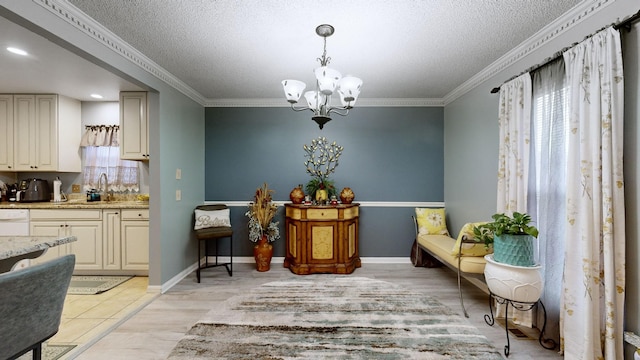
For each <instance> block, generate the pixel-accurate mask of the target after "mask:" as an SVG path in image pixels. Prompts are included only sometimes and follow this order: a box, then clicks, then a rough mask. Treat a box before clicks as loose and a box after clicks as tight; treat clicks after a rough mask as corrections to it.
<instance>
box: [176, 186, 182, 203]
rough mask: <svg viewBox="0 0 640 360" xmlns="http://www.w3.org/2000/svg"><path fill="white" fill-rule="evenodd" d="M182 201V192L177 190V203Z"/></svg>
mask: <svg viewBox="0 0 640 360" xmlns="http://www.w3.org/2000/svg"><path fill="white" fill-rule="evenodd" d="M180 200H182V190H180V189H178V190H176V201H180Z"/></svg>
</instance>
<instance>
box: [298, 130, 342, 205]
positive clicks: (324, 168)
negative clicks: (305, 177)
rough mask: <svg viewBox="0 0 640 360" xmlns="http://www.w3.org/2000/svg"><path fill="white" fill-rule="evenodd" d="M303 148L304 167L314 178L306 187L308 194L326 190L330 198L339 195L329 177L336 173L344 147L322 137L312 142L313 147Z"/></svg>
mask: <svg viewBox="0 0 640 360" xmlns="http://www.w3.org/2000/svg"><path fill="white" fill-rule="evenodd" d="M303 148H304V151H305V153H306V154H305V155H304V157H305V158H306V160H305V162H304V166H305V167H306V168H307V173H309V175H311V176H312V177H313V178H312V179H311V180H310V181H309V182H308V183H307V185H306V186H305V191H306V193H307V194H313V193H315V192H316V190H318V189H326V190H327V193H328V195H329V197H331V196H335V195H337V194H336V188H335V186H334V183H333V180H330V179H329V175H330V174H332V173H334V172H335V171H336V167H338V160H339V159H340V155H342V151H343V150H344V147H343V146H340V145H338V144H336V142H335V141H334V142H332V143H329V140H327V138H326V137H324V136H320V137H318V138H317V139H313V140H311V145H306V144H305V145H304V147H303Z"/></svg>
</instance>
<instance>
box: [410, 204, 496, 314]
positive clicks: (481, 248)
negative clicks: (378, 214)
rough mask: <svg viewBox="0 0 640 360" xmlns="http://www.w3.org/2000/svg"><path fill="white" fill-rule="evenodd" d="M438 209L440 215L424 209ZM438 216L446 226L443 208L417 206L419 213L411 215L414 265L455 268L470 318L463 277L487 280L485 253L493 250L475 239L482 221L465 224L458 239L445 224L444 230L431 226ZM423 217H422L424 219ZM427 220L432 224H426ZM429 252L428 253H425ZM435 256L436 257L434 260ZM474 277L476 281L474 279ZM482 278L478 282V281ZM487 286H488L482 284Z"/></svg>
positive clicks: (471, 279)
mask: <svg viewBox="0 0 640 360" xmlns="http://www.w3.org/2000/svg"><path fill="white" fill-rule="evenodd" d="M431 210H439V211H440V212H441V215H439V216H434V215H433V213H432V214H430V215H428V216H425V214H424V213H425V212H430V211H431ZM438 217H441V218H442V224H443V225H444V209H420V208H417V209H416V216H412V218H413V221H414V224H415V232H416V239H415V242H414V249H412V262H413V265H414V266H427V267H435V266H439V265H440V264H442V265H446V266H447V267H449V268H451V269H452V270H454V271H455V272H456V274H457V276H458V293H459V297H460V305H461V306H462V311H463V312H464V315H465V316H466V317H469V315H468V314H467V310H466V309H465V307H464V300H463V298H462V287H461V280H462V277H465V278H467V279H468V280H470V281H471V282H472V283H474V285H478V283H481V284H482V283H483V282H484V267H485V264H486V262H485V260H484V255H486V254H490V253H492V252H493V250H492V249H491V248H489V249H487V248H486V247H485V245H484V244H483V243H478V242H476V241H475V240H474V239H473V228H474V226H477V225H479V224H481V223H467V224H465V225H464V226H463V227H462V229H460V232H459V233H458V236H457V238H455V239H454V238H452V237H451V236H450V235H449V232H448V230H447V229H446V225H444V229H442V228H439V229H435V230H434V228H433V227H432V226H431V225H433V223H434V221H435V222H437V219H438ZM421 218H422V219H421ZM425 221H427V222H430V224H427V225H425ZM425 253H426V254H425ZM433 259H435V260H437V262H434V261H433ZM473 279H475V280H476V281H473ZM478 280H479V281H478ZM481 287H482V288H483V289H486V286H481Z"/></svg>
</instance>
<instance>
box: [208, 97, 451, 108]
mask: <svg viewBox="0 0 640 360" xmlns="http://www.w3.org/2000/svg"><path fill="white" fill-rule="evenodd" d="M203 105H204V106H205V107H286V108H288V107H290V106H291V105H290V104H289V103H288V102H287V101H286V100H285V99H284V98H282V99H207V100H206V101H205V102H204V104H203ZM357 105H358V106H357V107H442V106H444V100H443V99H435V98H434V99H384V98H378V99H373V98H369V99H366V98H363V99H358V102H357Z"/></svg>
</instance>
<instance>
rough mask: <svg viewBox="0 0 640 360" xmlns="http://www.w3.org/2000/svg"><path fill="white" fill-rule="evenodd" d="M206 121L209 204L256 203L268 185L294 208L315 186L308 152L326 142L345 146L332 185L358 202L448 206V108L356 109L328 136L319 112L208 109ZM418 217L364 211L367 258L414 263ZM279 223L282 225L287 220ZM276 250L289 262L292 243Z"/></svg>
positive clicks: (238, 210) (242, 245) (238, 222)
mask: <svg viewBox="0 0 640 360" xmlns="http://www.w3.org/2000/svg"><path fill="white" fill-rule="evenodd" d="M205 116H206V120H205V184H206V185H205V187H206V188H205V200H206V201H222V202H224V201H246V202H247V203H248V202H249V201H251V200H252V198H253V194H254V193H255V190H256V188H257V187H259V186H260V185H261V184H262V183H263V182H267V183H268V184H269V187H270V188H272V189H274V190H275V195H274V199H275V200H286V201H288V200H289V193H290V191H291V190H292V189H293V188H294V187H295V186H296V185H298V184H303V185H304V184H306V182H307V181H309V180H310V179H311V177H310V175H308V174H307V172H306V167H305V166H304V161H305V157H304V154H305V152H304V150H303V146H304V145H305V144H307V145H310V144H311V140H312V139H315V138H317V137H319V136H324V137H326V138H327V139H328V140H329V141H331V142H333V141H336V142H337V143H338V144H339V145H342V146H344V152H343V153H342V156H341V158H340V162H339V165H338V167H337V168H336V172H335V174H333V175H332V176H331V178H332V179H333V180H335V183H336V188H337V189H338V190H341V189H342V188H343V187H350V188H351V189H353V191H354V193H355V195H356V199H355V202H358V201H367V202H442V201H443V199H444V185H443V179H444V174H443V172H444V153H443V151H444V147H443V146H444V142H443V139H444V133H443V130H444V124H443V108H441V107H420V108H409V107H407V108H374V107H364V108H356V109H354V110H352V111H351V113H350V114H349V115H348V116H346V117H341V116H337V115H336V116H334V117H333V120H332V121H330V122H329V123H327V124H325V126H324V129H323V130H320V129H319V128H318V125H317V124H316V123H315V122H313V121H312V120H311V112H294V111H292V110H291V109H289V108H207V109H206V111H205ZM245 211H246V208H245V207H235V208H232V210H231V212H232V222H233V227H234V236H235V237H236V238H237V239H238V241H237V244H235V245H234V253H236V254H239V255H250V254H251V244H250V243H249V241H248V237H247V236H246V232H247V230H246V218H245V217H244V212H245ZM413 211H414V210H413V208H409V207H362V208H361V217H360V241H361V243H360V255H361V256H374V257H375V256H383V257H388V256H408V255H409V253H410V248H411V244H412V243H413V239H414V237H415V236H414V229H413V223H412V221H411V214H412V213H413ZM281 212H282V210H281ZM277 219H280V220H282V214H281V213H279V214H278V218H277ZM283 223H284V222H283V221H281V224H280V225H281V232H282V235H284V228H283V227H282V225H283ZM243 239H247V241H243ZM275 246H276V248H275V255H276V256H282V255H284V241H281V242H279V243H276V244H275Z"/></svg>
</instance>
